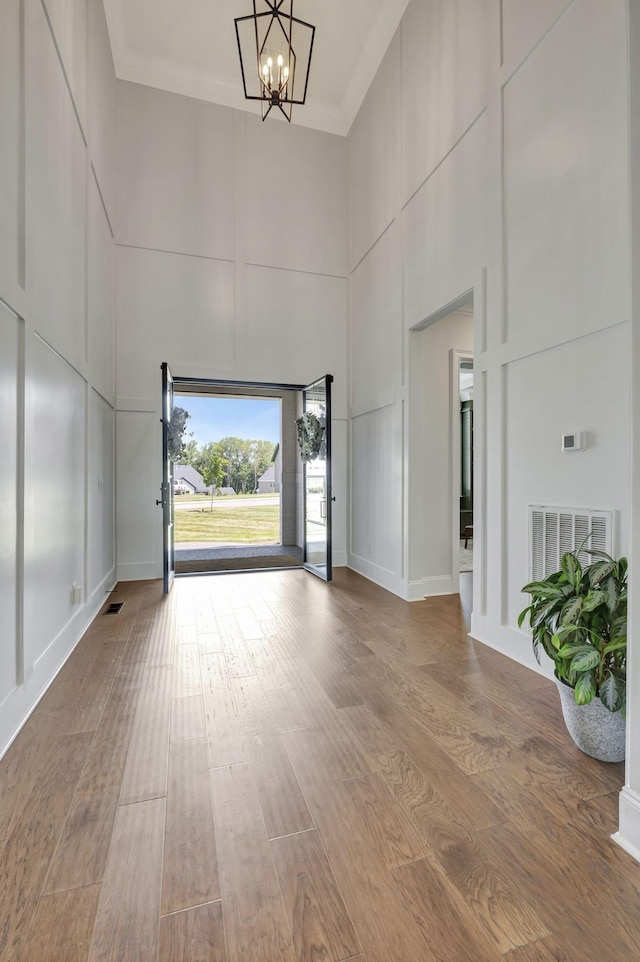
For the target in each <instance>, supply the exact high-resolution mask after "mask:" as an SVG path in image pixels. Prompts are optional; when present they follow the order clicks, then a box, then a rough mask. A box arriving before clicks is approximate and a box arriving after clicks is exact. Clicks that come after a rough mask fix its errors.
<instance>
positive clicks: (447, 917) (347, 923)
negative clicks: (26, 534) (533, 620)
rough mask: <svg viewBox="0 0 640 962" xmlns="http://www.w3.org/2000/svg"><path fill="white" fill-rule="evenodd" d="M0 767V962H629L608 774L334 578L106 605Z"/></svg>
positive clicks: (453, 630)
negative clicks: (111, 611) (109, 608)
mask: <svg viewBox="0 0 640 962" xmlns="http://www.w3.org/2000/svg"><path fill="white" fill-rule="evenodd" d="M113 600H116V601H124V608H123V610H122V612H121V614H119V615H116V616H105V617H103V616H99V617H98V618H97V619H96V621H95V623H94V624H93V625H92V626H91V628H90V629H89V631H88V632H87V634H86V635H85V636H84V638H83V639H82V641H81V642H80V644H79V645H78V646H77V648H76V650H75V652H74V653H73V655H72V656H71V658H70V659H69V661H68V662H67V664H66V665H65V666H64V668H63V670H62V671H61V672H60V674H59V676H58V678H57V679H56V681H55V682H54V684H53V685H52V687H51V688H50V689H49V691H48V692H47V693H46V695H45V696H44V698H43V699H42V701H41V702H40V704H39V706H38V707H37V709H36V711H35V712H34V713H33V715H32V716H31V718H30V719H29V720H28V722H27V724H26V725H25V727H24V728H23V730H22V731H21V733H20V734H19V736H18V738H17V739H16V741H15V742H14V744H13V745H12V746H11V748H10V749H9V751H8V752H7V754H6V755H5V757H4V759H2V761H0V851H1V858H0V962H63V960H64V962H346V960H353V962H497V960H505V962H554V960H555V962H577V960H580V962H595V960H596V959H597V960H603V959H604V960H605V962H625V960H635V959H638V958H640V907H639V906H640V897H639V896H640V865H638V864H637V863H636V862H635V861H634V860H633V859H631V858H630V857H629V856H628V855H627V854H626V853H624V852H623V851H622V850H621V849H619V848H618V847H617V846H616V845H615V844H614V843H613V842H612V841H611V839H610V837H609V835H610V833H611V832H613V831H615V829H616V827H617V826H616V820H617V798H618V792H619V790H620V787H621V785H622V782H623V778H624V770H623V766H621V765H606V764H603V763H599V762H596V761H594V760H592V759H589V758H587V757H586V756H584V755H582V754H581V753H580V752H579V751H578V750H577V749H576V748H575V747H574V745H573V744H572V742H571V740H570V739H569V736H568V735H567V734H566V732H565V730H564V724H563V722H562V717H561V712H560V706H559V702H558V697H557V693H556V692H555V690H554V687H555V686H554V685H553V684H552V683H550V682H548V681H547V680H545V679H543V678H541V677H540V676H538V675H536V674H534V673H532V672H529V671H527V670H526V669H524V668H522V667H521V666H519V665H517V664H515V663H514V662H511V661H509V660H508V659H506V658H503V657H502V656H501V655H499V654H497V653H496V652H494V651H492V650H490V649H488V648H486V647H484V646H483V645H481V644H479V643H477V642H474V641H473V640H471V639H470V638H469V637H468V634H467V630H468V626H467V623H466V620H465V616H466V610H465V608H464V604H463V602H462V603H461V601H460V599H459V598H458V597H448V598H434V599H429V600H426V601H423V602H418V603H414V604H411V605H409V604H406V603H404V602H402V601H400V600H399V599H398V598H396V597H394V596H393V595H390V594H389V593H388V592H385V591H383V590H382V589H380V588H378V587H376V586H375V585H373V584H371V583H370V582H368V581H366V580H365V579H363V578H361V577H359V576H358V575H356V574H355V573H353V572H350V571H348V570H346V569H338V571H337V572H336V579H335V581H334V583H333V584H332V585H330V586H327V585H324V584H323V583H322V582H320V581H318V580H317V579H315V578H314V577H312V576H311V575H309V574H307V573H306V572H304V571H280V572H260V573H251V574H242V575H238V574H232V575H225V576H212V577H207V578H183V579H178V580H177V581H176V583H175V585H174V589H173V591H172V593H171V595H170V596H169V597H168V598H165V597H163V595H162V591H161V585H160V584H159V583H158V582H143V583H138V584H123V585H120V586H118V588H117V591H116V593H115V595H114V598H113Z"/></svg>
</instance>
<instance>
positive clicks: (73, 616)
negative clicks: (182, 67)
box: [0, 0, 115, 753]
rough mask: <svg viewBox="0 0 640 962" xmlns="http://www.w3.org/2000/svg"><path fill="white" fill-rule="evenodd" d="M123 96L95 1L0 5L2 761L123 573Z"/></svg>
mask: <svg viewBox="0 0 640 962" xmlns="http://www.w3.org/2000/svg"><path fill="white" fill-rule="evenodd" d="M21 8H23V9H24V17H22V16H21ZM21 63H24V72H23V71H22V70H21V66H20V65H21ZM114 87H115V77H114V74H113V66H112V63H111V54H110V48H109V42H108V36H107V30H106V22H105V19H104V11H103V7H102V3H101V2H100V0H73V2H72V3H63V2H61V0H46V2H45V3H44V4H43V3H42V2H40V0H6V2H4V3H3V4H2V7H1V9H0V127H1V128H2V131H3V136H2V138H1V139H0V210H1V211H2V218H1V220H0V301H1V302H4V304H0V341H1V347H0V359H1V360H0V364H1V366H2V373H1V378H0V383H1V384H2V411H3V421H2V424H3V429H2V438H3V449H4V468H5V471H4V474H3V485H2V494H1V496H0V497H1V498H2V501H1V502H0V514H1V517H2V524H1V529H2V535H1V538H2V542H1V544H0V566H1V569H2V570H1V574H0V583H1V585H2V588H1V591H2V599H1V604H0V676H1V678H2V681H1V683H0V753H1V752H2V751H3V750H4V748H5V747H6V746H7V744H8V743H9V742H10V740H11V738H12V737H13V735H14V734H15V732H16V731H17V729H18V728H19V726H20V724H21V723H22V721H23V720H24V718H25V717H26V715H27V714H28V713H29V711H30V710H31V708H32V707H33V706H34V704H35V703H36V701H37V700H38V698H39V697H40V695H41V694H42V692H43V691H44V690H45V689H46V687H47V686H48V684H49V683H50V681H51V679H52V678H53V677H54V675H55V673H56V671H57V670H58V669H59V667H60V666H61V665H62V664H63V662H64V660H65V659H66V657H67V656H68V654H69V653H70V651H71V650H72V649H73V647H74V645H75V644H76V642H77V641H78V639H79V638H80V637H81V635H82V633H83V631H84V630H85V628H86V626H87V625H88V624H89V622H90V621H91V619H92V618H93V616H94V614H95V613H96V611H97V610H98V609H99V607H100V606H101V605H102V603H103V601H104V599H105V597H106V593H105V592H106V588H107V587H110V586H111V584H112V583H113V580H114V576H115V558H114V540H113V533H114V501H113V484H114V481H113V472H114V446H113V425H114V400H115V383H114V335H115V325H114V290H113V281H114V274H113V251H114V241H113V236H112V233H111V227H110V221H109V216H108V213H107V212H108V210H109V205H110V204H111V203H112V195H113V188H112V169H113V165H112V162H111V159H110V153H111V150H112V145H111V143H110V140H109V136H108V131H109V129H110V128H111V127H112V126H113V121H112V119H111V114H112V113H113V110H114V97H113V93H114ZM105 132H106V133H105ZM110 178H111V180H110ZM105 204H106V205H107V206H106V207H105ZM4 305H6V306H4ZM98 500H99V502H100V503H99V504H98ZM73 584H77V585H79V586H80V588H81V594H82V601H81V603H80V604H72V598H71V587H72V585H73Z"/></svg>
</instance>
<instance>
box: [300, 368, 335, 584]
mask: <svg viewBox="0 0 640 962" xmlns="http://www.w3.org/2000/svg"><path fill="white" fill-rule="evenodd" d="M332 381H333V377H332V376H331V374H327V375H325V377H322V378H320V380H319V381H314V383H313V384H310V385H309V387H306V388H305V389H304V390H303V392H302V395H303V412H304V413H303V419H304V420H305V429H306V431H307V437H308V441H309V443H308V445H307V450H306V453H303V463H304V566H305V568H306V569H307V570H308V571H312V572H313V574H316V575H318V577H320V578H323V579H324V580H325V581H331V503H332V501H333V500H334V498H333V496H332V493H331V382H332Z"/></svg>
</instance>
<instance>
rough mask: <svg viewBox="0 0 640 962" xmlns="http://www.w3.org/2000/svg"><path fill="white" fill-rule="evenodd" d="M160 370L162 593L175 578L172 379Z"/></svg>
mask: <svg viewBox="0 0 640 962" xmlns="http://www.w3.org/2000/svg"><path fill="white" fill-rule="evenodd" d="M161 369H162V486H161V489H160V491H161V498H160V499H159V500H158V501H156V504H161V505H162V532H163V535H162V546H163V577H164V591H165V594H168V593H169V592H170V591H171V586H172V584H173V579H174V577H175V573H176V569H175V556H174V530H173V461H172V460H171V454H172V452H171V415H172V412H173V378H172V377H171V371H170V370H169V366H168V365H167V364H166V363H163V364H162V365H161Z"/></svg>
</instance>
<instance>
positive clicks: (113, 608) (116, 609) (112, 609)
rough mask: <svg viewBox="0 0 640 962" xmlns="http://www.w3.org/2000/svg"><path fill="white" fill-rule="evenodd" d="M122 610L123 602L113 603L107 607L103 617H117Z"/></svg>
mask: <svg viewBox="0 0 640 962" xmlns="http://www.w3.org/2000/svg"><path fill="white" fill-rule="evenodd" d="M123 608H124V601H114V602H113V603H112V604H110V605H108V606H107V608H106V610H105V612H104V613H105V615H119V614H120V612H121V611H122V609H123Z"/></svg>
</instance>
